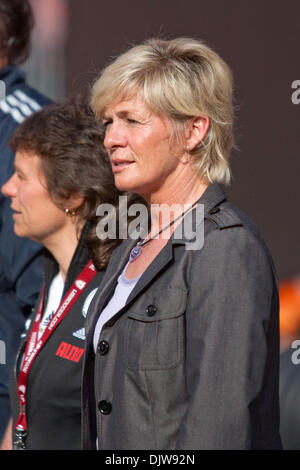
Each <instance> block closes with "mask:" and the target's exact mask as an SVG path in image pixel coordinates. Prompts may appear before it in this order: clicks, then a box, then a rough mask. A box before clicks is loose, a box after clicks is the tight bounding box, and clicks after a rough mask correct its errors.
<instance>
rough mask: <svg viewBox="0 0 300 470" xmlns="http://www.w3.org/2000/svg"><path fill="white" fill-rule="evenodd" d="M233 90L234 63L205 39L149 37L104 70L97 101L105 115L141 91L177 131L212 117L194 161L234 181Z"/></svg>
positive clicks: (216, 178)
mask: <svg viewBox="0 0 300 470" xmlns="http://www.w3.org/2000/svg"><path fill="white" fill-rule="evenodd" d="M232 89H233V81H232V75H231V71H230V69H229V67H228V65H227V64H226V63H225V62H224V61H223V60H222V59H221V57H220V56H219V55H218V54H217V53H216V52H214V51H213V50H212V49H211V48H209V47H208V46H207V45H205V44H204V43H203V42H202V41H199V40H195V39H190V38H177V39H173V40H169V41H166V40H161V39H149V40H147V41H146V42H145V43H144V44H141V45H139V46H135V47H132V48H131V49H129V50H128V51H127V52H125V53H123V54H121V55H120V56H119V57H117V58H116V59H115V60H114V61H113V62H112V63H111V64H110V65H109V66H108V67H106V68H105V69H104V71H103V72H102V74H101V75H100V77H99V79H98V80H97V81H96V82H95V84H94V86H93V90H92V97H91V105H92V108H93V110H94V112H95V113H96V115H97V116H98V117H100V118H101V117H102V116H103V114H104V111H105V109H106V107H107V106H108V105H110V104H111V103H112V102H113V101H115V100H117V99H122V98H123V97H125V96H128V95H130V93H132V92H135V93H136V91H137V90H138V91H140V92H141V95H142V96H143V98H144V100H145V102H146V104H147V105H148V106H149V108H150V109H151V110H152V111H153V112H154V113H157V114H164V115H167V116H168V117H169V118H170V120H171V122H172V123H173V128H174V130H175V132H177V133H178V129H180V128H181V129H183V127H184V125H185V124H186V123H188V122H189V121H190V119H191V118H193V117H196V116H201V115H207V116H208V117H209V119H210V126H209V130H208V132H207V134H206V136H205V138H204V139H203V141H202V142H201V143H200V145H198V146H197V147H196V148H195V149H194V150H193V151H192V156H193V163H194V165H195V167H196V169H197V170H198V171H199V174H200V175H201V177H202V178H206V179H207V180H208V181H210V182H219V183H224V184H228V183H229V181H230V176H231V175H230V168H229V156H230V150H231V148H232V145H233V133H232V127H233V106H232Z"/></svg>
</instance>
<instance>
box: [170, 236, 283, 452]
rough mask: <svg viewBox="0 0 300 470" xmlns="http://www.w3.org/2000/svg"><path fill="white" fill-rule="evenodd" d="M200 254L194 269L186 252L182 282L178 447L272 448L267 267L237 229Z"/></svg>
mask: <svg viewBox="0 0 300 470" xmlns="http://www.w3.org/2000/svg"><path fill="white" fill-rule="evenodd" d="M203 250H204V252H203V254H204V257H203V256H201V263H197V253H193V262H192V267H191V272H190V278H189V299H188V305H187V311H186V354H187V355H186V370H187V374H186V383H187V392H188V396H189V406H188V408H187V411H186V413H185V416H184V419H183V421H182V423H181V427H180V431H179V433H178V441H177V448H178V449H252V448H260V447H264V446H265V447H266V448H276V446H277V445H279V446H280V441H279V444H278V440H277V438H276V432H277V430H278V401H277V396H278V305H277V288H276V284H275V280H274V277H273V274H272V268H271V265H270V261H269V259H268V257H267V255H266V253H265V250H264V248H263V247H262V245H261V244H260V243H258V241H257V240H256V238H255V237H254V236H252V235H249V234H248V233H247V232H246V231H245V230H244V229H243V228H242V227H235V228H230V229H226V230H222V231H221V230H215V231H214V232H213V233H211V234H209V235H208V236H207V237H206V239H205V242H204V248H203ZM198 259H199V257H198ZM272 413H273V416H270V414H271V415H272ZM270 425H273V429H269V427H270ZM274 436H275V437H274Z"/></svg>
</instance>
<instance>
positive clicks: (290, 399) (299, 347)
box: [279, 340, 300, 450]
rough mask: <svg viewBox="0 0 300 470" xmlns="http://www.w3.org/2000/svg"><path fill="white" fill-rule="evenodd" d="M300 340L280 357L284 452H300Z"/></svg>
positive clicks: (281, 417) (280, 394)
mask: <svg viewBox="0 0 300 470" xmlns="http://www.w3.org/2000/svg"><path fill="white" fill-rule="evenodd" d="M299 368H300V340H295V344H294V345H293V347H292V348H289V349H286V350H285V351H283V352H282V353H281V355H280V388H279V396H280V435H281V439H282V445H283V448H284V450H300V407H299V396H300V373H299V372H300V370H299Z"/></svg>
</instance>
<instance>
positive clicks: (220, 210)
mask: <svg viewBox="0 0 300 470" xmlns="http://www.w3.org/2000/svg"><path fill="white" fill-rule="evenodd" d="M199 202H201V203H203V204H204V205H205V224H204V229H205V239H204V246H203V248H202V249H200V250H197V251H191V250H187V249H186V240H185V239H184V237H182V239H174V238H171V239H170V241H169V242H168V243H167V245H166V246H165V247H164V248H163V250H162V251H161V252H160V253H159V255H158V256H157V257H156V258H155V260H154V261H153V262H152V264H151V265H150V266H149V268H148V269H147V270H146V271H145V273H144V274H143V275H142V277H141V278H140V279H139V281H138V283H137V284H136V286H135V288H134V290H133V291H132V292H131V294H130V296H129V298H128V300H127V303H126V305H125V307H124V308H123V309H122V310H120V311H119V312H118V313H117V314H116V315H115V316H114V317H113V318H112V319H111V320H110V321H109V322H107V323H106V324H105V325H104V327H103V330H102V333H101V335H100V339H99V343H98V352H97V353H96V355H95V354H94V352H93V345H92V339H93V331H94V327H95V323H96V321H97V319H98V316H99V312H101V311H102V309H103V307H104V306H105V305H106V303H107V302H108V300H109V299H110V297H111V296H112V294H113V292H114V289H115V286H116V283H117V278H118V275H119V274H120V272H121V270H122V269H123V268H124V266H125V264H126V262H127V261H128V257H129V253H130V250H131V248H132V247H133V246H134V244H135V241H133V240H131V239H130V238H129V239H128V240H126V241H124V242H123V243H122V245H121V246H120V247H119V248H117V249H116V250H115V252H114V253H113V255H112V257H111V261H110V263H109V266H108V268H107V272H106V275H105V277H104V280H103V282H102V284H101V287H100V289H99V290H98V292H97V294H96V296H95V297H94V299H93V301H92V304H91V306H90V310H89V312H88V317H87V322H86V330H87V345H86V356H85V363H84V371H83V419H82V422H83V448H84V449H93V448H95V442H96V438H97V437H98V443H99V449H119V450H121V449H128V450H131V449H280V448H281V441H280V437H279V405H278V401H279V400H278V369H279V333H278V291H277V283H276V277H275V274H274V269H273V264H272V260H271V258H270V255H269V253H268V251H267V249H266V246H265V244H264V242H263V241H262V239H261V238H260V236H259V234H258V233H257V230H256V228H255V227H254V225H253V223H252V222H251V221H250V220H249V219H248V217H247V216H245V214H243V213H242V212H241V211H239V210H238V209H237V208H235V207H234V206H232V205H231V204H229V203H228V202H227V201H226V199H225V195H224V192H223V190H222V188H221V186H219V185H218V184H212V185H210V186H209V187H208V189H207V190H206V191H205V193H204V195H203V196H202V197H201V199H200V200H199Z"/></svg>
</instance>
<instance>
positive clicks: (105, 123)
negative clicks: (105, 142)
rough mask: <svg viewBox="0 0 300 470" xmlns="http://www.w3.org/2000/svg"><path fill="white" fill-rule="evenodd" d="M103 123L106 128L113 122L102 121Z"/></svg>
mask: <svg viewBox="0 0 300 470" xmlns="http://www.w3.org/2000/svg"><path fill="white" fill-rule="evenodd" d="M102 124H103V126H104V127H105V128H106V127H107V126H108V125H109V124H111V121H102Z"/></svg>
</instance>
